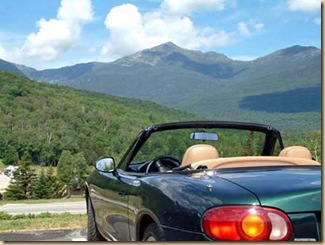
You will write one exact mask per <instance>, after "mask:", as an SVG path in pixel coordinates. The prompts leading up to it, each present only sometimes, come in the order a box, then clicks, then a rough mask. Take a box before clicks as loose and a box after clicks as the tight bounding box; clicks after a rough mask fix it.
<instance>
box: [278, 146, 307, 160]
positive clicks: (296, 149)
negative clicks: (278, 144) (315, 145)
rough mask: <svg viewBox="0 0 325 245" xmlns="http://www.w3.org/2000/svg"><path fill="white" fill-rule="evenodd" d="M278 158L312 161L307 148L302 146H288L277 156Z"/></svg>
mask: <svg viewBox="0 0 325 245" xmlns="http://www.w3.org/2000/svg"><path fill="white" fill-rule="evenodd" d="M279 156H280V157H299V158H306V159H312V155H311V153H310V151H309V150H308V148H306V147H304V146H289V147H285V148H284V149H283V150H282V151H281V152H280V154H279Z"/></svg>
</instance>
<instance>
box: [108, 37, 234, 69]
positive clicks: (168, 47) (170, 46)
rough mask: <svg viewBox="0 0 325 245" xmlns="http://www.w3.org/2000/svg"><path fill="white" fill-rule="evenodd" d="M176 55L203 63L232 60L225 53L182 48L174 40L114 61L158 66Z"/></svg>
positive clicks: (128, 64)
mask: <svg viewBox="0 0 325 245" xmlns="http://www.w3.org/2000/svg"><path fill="white" fill-rule="evenodd" d="M175 57H177V58H178V59H179V58H180V57H183V58H185V59H190V60H193V61H195V62H203V63H215V62H220V61H221V62H228V61H229V60H230V59H229V58H228V57H227V56H226V55H224V54H219V53H216V52H212V51H210V52H206V53H204V52H201V51H195V50H190V49H185V48H181V47H179V46H177V45H176V44H174V43H172V42H167V43H163V44H160V45H158V46H155V47H152V48H149V49H144V50H142V51H139V52H136V53H134V54H131V55H129V56H126V57H124V58H121V59H119V60H116V61H115V62H113V63H115V64H118V65H122V66H132V65H135V64H147V65H151V66H156V65H158V64H161V63H165V62H166V61H168V63H170V62H171V61H172V60H173V59H174V58H175ZM183 58H182V59H183ZM178 61H179V60H178Z"/></svg>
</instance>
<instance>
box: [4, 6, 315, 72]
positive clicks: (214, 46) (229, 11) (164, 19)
mask: <svg viewBox="0 0 325 245" xmlns="http://www.w3.org/2000/svg"><path fill="white" fill-rule="evenodd" d="M320 3H321V1H320V0H129V1H127V0H28V1H27V0H14V1H13V0H1V1H0V7H1V14H0V23H1V25H0V58H1V59H4V60H7V61H11V62H15V63H18V64H25V65H28V66H31V67H34V68H36V69H47V68H56V67H62V66H70V65H74V64H76V63H84V62H90V61H101V62H109V61H113V60H116V59H117V58H120V57H123V56H125V55H128V54H132V53H134V52H136V51H139V50H142V49H146V48H151V47H154V46H156V45H159V44H161V43H165V42H168V41H171V42H174V43H175V44H176V45H178V46H180V47H183V48H188V49H194V50H201V51H216V52H218V53H223V54H225V55H227V56H228V57H230V58H233V59H240V60H251V59H254V58H257V57H261V56H263V55H267V54H269V53H271V52H273V51H275V50H278V49H282V48H286V47H289V46H292V45H303V46H315V47H318V48H320V47H321V4H320Z"/></svg>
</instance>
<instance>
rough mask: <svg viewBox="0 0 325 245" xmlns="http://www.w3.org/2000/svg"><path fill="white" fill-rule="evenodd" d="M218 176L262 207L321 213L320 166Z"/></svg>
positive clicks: (248, 170) (228, 172)
mask: <svg viewBox="0 0 325 245" xmlns="http://www.w3.org/2000/svg"><path fill="white" fill-rule="evenodd" d="M218 176H219V177H221V178H223V179H226V180H228V181H230V182H232V183H235V184H237V185H239V186H242V187H243V188H245V189H247V190H249V191H251V192H252V193H254V194H255V195H256V196H257V198H258V200H259V201H260V203H261V205H263V206H273V207H278V208H280V209H282V210H284V211H285V212H287V213H290V212H309V211H320V210H321V167H320V166H313V167H309V166H308V167H305V166H298V167H291V166H290V167H287V166H286V167H265V168H261V167H259V168H245V169H228V170H219V171H218Z"/></svg>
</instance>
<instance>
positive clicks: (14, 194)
mask: <svg viewBox="0 0 325 245" xmlns="http://www.w3.org/2000/svg"><path fill="white" fill-rule="evenodd" d="M35 181H36V174H35V173H34V170H32V169H31V168H30V163H29V161H28V158H27V156H26V155H24V156H23V158H22V160H21V161H19V164H18V169H17V170H16V171H15V172H14V173H13V180H12V181H11V183H10V185H9V186H8V188H7V189H6V192H5V195H4V199H5V200H25V199H31V198H32V197H33V191H34V186H35Z"/></svg>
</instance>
